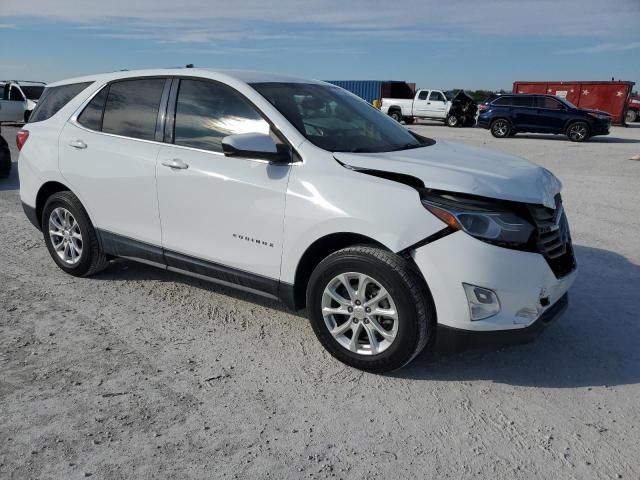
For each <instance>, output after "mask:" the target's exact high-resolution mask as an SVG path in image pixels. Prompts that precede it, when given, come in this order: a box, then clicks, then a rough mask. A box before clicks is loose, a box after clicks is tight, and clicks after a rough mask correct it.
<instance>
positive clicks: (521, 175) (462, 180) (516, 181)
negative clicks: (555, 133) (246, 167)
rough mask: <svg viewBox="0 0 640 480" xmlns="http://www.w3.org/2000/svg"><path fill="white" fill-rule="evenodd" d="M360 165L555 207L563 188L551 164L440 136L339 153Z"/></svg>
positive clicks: (342, 159)
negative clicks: (406, 146)
mask: <svg viewBox="0 0 640 480" xmlns="http://www.w3.org/2000/svg"><path fill="white" fill-rule="evenodd" d="M334 156H335V158H336V159H337V160H338V161H340V162H341V163H343V164H345V165H348V166H350V167H354V168H355V169H356V170H357V169H370V170H378V171H383V172H393V173H401V174H405V175H411V176H413V177H416V178H419V179H420V180H422V181H423V182H424V185H425V187H427V188H432V189H436V190H444V191H449V192H455V193H467V194H472V195H478V196H482V197H489V198H496V199H500V200H508V201H512V202H523V203H534V204H540V205H545V206H546V207H549V208H555V200H554V197H555V196H556V194H558V193H559V192H560V190H561V188H562V184H561V183H560V180H558V179H557V178H556V177H555V176H554V175H553V174H552V173H551V172H550V171H549V170H547V169H546V168H543V167H540V166H538V165H535V164H533V163H531V162H529V161H528V160H525V159H524V158H521V157H516V156H513V155H507V154H505V153H500V152H496V151H494V150H489V149H484V148H478V147H471V146H469V145H463V144H460V143H451V142H447V141H444V140H438V141H437V142H436V143H435V144H434V145H431V146H429V147H422V148H414V149H410V150H403V151H399V152H385V153H345V152H336V153H334Z"/></svg>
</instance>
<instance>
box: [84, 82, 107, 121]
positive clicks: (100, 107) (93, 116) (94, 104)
mask: <svg viewBox="0 0 640 480" xmlns="http://www.w3.org/2000/svg"><path fill="white" fill-rule="evenodd" d="M107 93H109V87H104V88H103V89H102V90H100V93H98V94H97V95H96V96H95V97H93V98H92V99H91V101H90V102H89V104H88V105H87V106H86V107H85V109H84V110H83V111H82V113H81V114H80V116H79V117H78V123H79V124H80V125H82V126H84V127H87V128H90V129H91V130H97V131H100V130H102V112H103V111H104V103H105V100H106V99H107Z"/></svg>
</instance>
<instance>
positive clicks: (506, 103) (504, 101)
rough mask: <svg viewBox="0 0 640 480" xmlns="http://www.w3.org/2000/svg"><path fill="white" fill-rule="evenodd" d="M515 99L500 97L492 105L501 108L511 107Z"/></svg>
mask: <svg viewBox="0 0 640 480" xmlns="http://www.w3.org/2000/svg"><path fill="white" fill-rule="evenodd" d="M512 100H513V97H499V98H497V99H495V100H494V101H493V103H492V104H491V105H497V106H499V107H500V106H501V107H507V106H510V105H511V102H512Z"/></svg>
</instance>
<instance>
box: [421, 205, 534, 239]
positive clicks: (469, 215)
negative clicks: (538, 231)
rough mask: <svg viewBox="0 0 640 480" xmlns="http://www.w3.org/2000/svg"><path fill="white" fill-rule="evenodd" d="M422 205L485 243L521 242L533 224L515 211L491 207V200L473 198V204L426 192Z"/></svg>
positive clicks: (456, 227)
mask: <svg viewBox="0 0 640 480" xmlns="http://www.w3.org/2000/svg"><path fill="white" fill-rule="evenodd" d="M422 205H424V207H425V208H426V209H427V210H429V211H430V212H431V213H433V214H434V215H435V216H436V217H438V218H439V219H440V220H442V221H443V222H444V223H446V224H447V225H448V226H449V227H451V228H453V229H455V230H463V231H465V232H467V233H468V234H469V235H471V236H473V237H475V238H477V239H479V240H483V241H486V242H488V243H496V244H509V245H513V246H518V245H524V244H526V243H527V242H528V241H529V239H530V238H531V234H532V233H533V230H534V227H533V225H531V224H530V223H529V222H528V221H526V220H525V219H524V218H522V217H520V216H519V215H517V214H516V213H514V212H511V211H508V210H503V209H501V208H499V207H497V208H496V207H493V208H492V205H491V202H489V201H487V202H478V201H474V202H473V205H465V204H464V203H460V202H455V201H452V200H451V198H447V199H445V198H442V199H438V198H437V197H435V196H432V195H429V196H428V198H423V199H422Z"/></svg>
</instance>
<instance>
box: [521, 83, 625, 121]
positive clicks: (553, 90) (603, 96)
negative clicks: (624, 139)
mask: <svg viewBox="0 0 640 480" xmlns="http://www.w3.org/2000/svg"><path fill="white" fill-rule="evenodd" d="M634 85H635V83H634V82H625V81H611V82H587V81H585V82H513V92H514V93H546V94H548V95H556V96H558V97H563V98H566V99H567V100H569V101H570V102H571V103H573V104H574V105H575V106H577V107H580V108H590V109H593V110H602V111H604V112H608V113H610V114H611V116H612V122H613V123H615V124H618V125H624V122H625V114H626V110H627V104H628V101H629V98H630V97H631V91H632V90H633V86H634Z"/></svg>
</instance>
